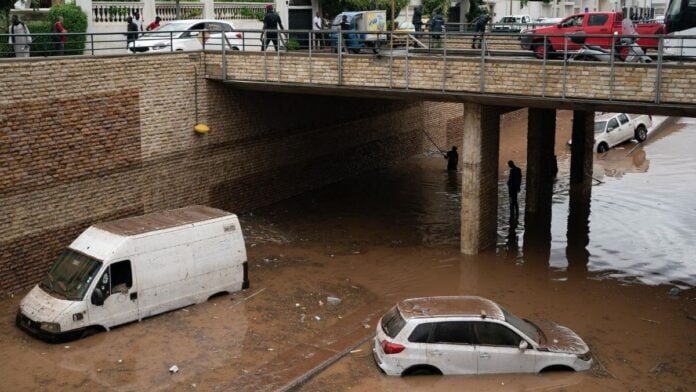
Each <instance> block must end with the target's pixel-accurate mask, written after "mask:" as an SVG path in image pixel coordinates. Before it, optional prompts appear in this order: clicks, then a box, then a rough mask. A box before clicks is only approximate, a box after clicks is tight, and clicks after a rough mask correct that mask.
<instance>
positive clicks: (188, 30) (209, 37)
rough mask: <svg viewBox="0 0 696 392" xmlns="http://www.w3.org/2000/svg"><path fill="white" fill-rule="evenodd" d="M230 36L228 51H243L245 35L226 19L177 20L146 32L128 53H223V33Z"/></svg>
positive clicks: (228, 38)
mask: <svg viewBox="0 0 696 392" xmlns="http://www.w3.org/2000/svg"><path fill="white" fill-rule="evenodd" d="M223 33H224V34H225V36H226V37H227V42H229V44H228V45H226V49H231V50H240V49H242V48H243V40H242V38H243V36H242V33H238V32H235V31H234V25H233V24H232V23H230V22H226V21H224V20H206V19H193V20H177V21H173V22H171V23H167V24H165V25H163V26H161V27H160V28H158V29H156V30H153V31H148V32H146V33H143V34H142V35H141V36H140V37H139V38H138V39H137V40H136V41H135V42H134V43H133V44H132V45H131V46H129V47H128V51H129V52H131V53H161V52H177V51H193V50H202V49H213V50H220V49H221V48H222V47H221V45H220V41H221V39H222V34H223Z"/></svg>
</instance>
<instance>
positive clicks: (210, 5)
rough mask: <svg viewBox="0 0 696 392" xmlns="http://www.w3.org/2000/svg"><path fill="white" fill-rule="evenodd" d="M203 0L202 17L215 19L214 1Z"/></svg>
mask: <svg viewBox="0 0 696 392" xmlns="http://www.w3.org/2000/svg"><path fill="white" fill-rule="evenodd" d="M202 1H203V19H217V18H216V17H215V2H214V1H213V0H202Z"/></svg>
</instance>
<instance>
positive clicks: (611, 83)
mask: <svg viewBox="0 0 696 392" xmlns="http://www.w3.org/2000/svg"><path fill="white" fill-rule="evenodd" d="M610 45H611V48H609V56H610V57H609V101H612V100H613V99H614V56H615V55H616V36H614V35H612V36H611V43H610Z"/></svg>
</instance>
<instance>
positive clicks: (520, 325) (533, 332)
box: [501, 308, 541, 343]
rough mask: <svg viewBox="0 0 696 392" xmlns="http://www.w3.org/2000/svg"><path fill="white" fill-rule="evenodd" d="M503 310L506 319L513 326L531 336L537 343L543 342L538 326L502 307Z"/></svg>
mask: <svg viewBox="0 0 696 392" xmlns="http://www.w3.org/2000/svg"><path fill="white" fill-rule="evenodd" d="M501 309H502V311H503V315H505V321H507V322H508V323H510V325H512V326H513V327H515V328H517V329H519V330H520V332H522V333H523V334H525V335H527V337H529V338H531V339H532V340H534V341H535V342H537V343H541V340H539V332H538V331H537V329H536V327H535V326H534V325H532V324H530V323H528V322H526V321H524V320H522V319H521V318H519V317H517V316H515V315H514V314H512V313H509V312H508V311H507V310H505V309H503V308H501Z"/></svg>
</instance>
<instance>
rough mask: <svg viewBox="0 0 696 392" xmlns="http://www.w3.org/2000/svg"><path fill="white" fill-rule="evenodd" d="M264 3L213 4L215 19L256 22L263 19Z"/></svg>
mask: <svg viewBox="0 0 696 392" xmlns="http://www.w3.org/2000/svg"><path fill="white" fill-rule="evenodd" d="M265 8H266V4H265V3H248V2H247V3H242V2H240V3H236V2H235V3H218V2H216V3H215V8H214V9H215V19H220V20H256V19H258V18H259V16H260V17H261V18H263V15H264V13H265Z"/></svg>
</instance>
